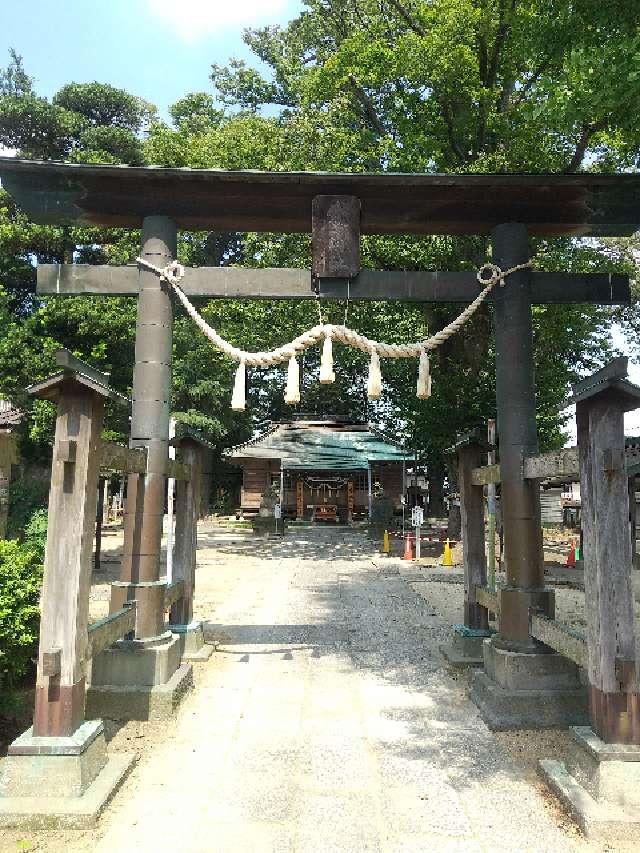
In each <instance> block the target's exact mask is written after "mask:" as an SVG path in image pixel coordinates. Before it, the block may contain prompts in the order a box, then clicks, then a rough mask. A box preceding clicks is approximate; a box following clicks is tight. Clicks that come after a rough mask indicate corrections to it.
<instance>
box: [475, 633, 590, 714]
mask: <svg viewBox="0 0 640 853" xmlns="http://www.w3.org/2000/svg"><path fill="white" fill-rule="evenodd" d="M483 656H484V670H483V671H479V672H474V674H473V685H472V691H471V698H472V700H473V701H474V702H475V704H476V705H477V706H478V708H479V710H480V714H481V715H482V718H483V720H484V721H485V723H486V724H487V725H488V726H489V728H491V729H494V730H498V731H499V730H501V729H544V728H556V727H564V726H569V725H583V724H585V723H587V722H588V719H589V714H588V699H587V691H586V688H585V687H584V686H583V685H582V684H581V682H580V673H579V670H578V667H577V666H576V665H575V664H574V663H572V662H571V661H570V660H568V659H567V658H565V657H563V656H562V655H558V654H555V653H549V654H527V653H524V652H512V651H507V650H504V649H500V648H497V647H496V646H495V645H494V644H493V642H492V641H491V640H485V641H484V644H483Z"/></svg>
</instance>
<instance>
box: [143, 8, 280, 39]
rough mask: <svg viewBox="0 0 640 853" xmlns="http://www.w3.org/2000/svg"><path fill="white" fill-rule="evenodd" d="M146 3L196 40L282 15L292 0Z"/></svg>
mask: <svg viewBox="0 0 640 853" xmlns="http://www.w3.org/2000/svg"><path fill="white" fill-rule="evenodd" d="M146 2H147V7H148V9H149V11H150V12H151V14H152V15H155V16H156V17H157V18H159V19H160V20H161V21H163V22H164V23H165V24H167V25H168V26H169V27H170V28H171V30H172V31H173V32H174V33H175V35H176V36H178V37H179V38H181V39H184V40H186V41H194V40H196V39H198V38H202V37H203V36H207V35H211V34H212V33H217V32H220V31H222V30H226V29H229V28H233V27H243V26H246V27H250V26H254V25H257V24H265V23H269V22H270V21H273V20H274V19H275V18H280V17H281V16H282V14H283V13H284V12H285V11H286V10H287V8H288V7H289V6H290V5H291V4H290V0H146Z"/></svg>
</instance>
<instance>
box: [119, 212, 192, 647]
mask: <svg viewBox="0 0 640 853" xmlns="http://www.w3.org/2000/svg"><path fill="white" fill-rule="evenodd" d="M175 255H176V226H175V223H174V222H172V221H171V220H170V219H168V218H167V217H166V216H148V217H146V218H145V220H144V222H143V225H142V246H141V256H142V257H144V258H145V259H147V260H149V261H150V262H151V263H153V264H155V265H156V266H158V267H161V268H162V267H165V266H166V265H167V264H168V263H170V262H171V261H172V260H173V259H174V258H175ZM139 275H140V293H139V296H138V313H137V318H136V351H135V366H134V370H133V406H132V411H131V441H130V445H131V447H145V448H146V449H147V473H146V474H145V475H144V476H141V475H139V474H132V475H130V476H129V478H128V481H127V503H126V509H125V515H124V548H123V556H122V571H121V580H120V583H118V584H114V586H113V588H112V599H111V610H112V611H115V610H119V609H120V608H121V607H122V603H123V601H124V600H127V599H128V598H135V599H136V601H137V606H138V619H137V624H136V637H137V638H138V639H145V638H151V637H158V636H159V635H160V634H161V633H162V631H163V627H164V587H165V583H164V581H161V580H160V543H161V540H162V523H163V519H164V505H165V495H166V486H167V462H168V459H169V410H170V406H171V348H172V337H173V309H172V305H171V295H170V289H169V287H168V285H167V284H166V282H162V281H161V280H160V277H159V276H158V275H157V274H156V273H154V272H152V271H150V270H147V269H144V268H142V269H140V273H139Z"/></svg>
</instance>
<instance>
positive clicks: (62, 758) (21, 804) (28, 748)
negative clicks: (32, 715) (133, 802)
mask: <svg viewBox="0 0 640 853" xmlns="http://www.w3.org/2000/svg"><path fill="white" fill-rule="evenodd" d="M134 762H135V755H134V754H132V753H118V754H116V755H113V756H111V757H109V756H108V755H107V745H106V742H105V738H104V727H103V725H102V721H101V720H90V721H88V722H85V723H83V724H82V725H81V726H79V727H78V729H77V730H76V731H75V732H74V734H72V735H70V736H68V737H35V736H34V735H33V729H28V731H26V732H24V734H22V735H20V737H18V738H16V740H14V741H13V743H12V744H11V745H10V746H9V750H8V754H7V757H6V758H5V759H4V760H3V761H2V764H1V765H0V826H1V827H17V828H25V829H54V828H64V829H86V828H87V827H91V826H94V825H95V823H96V821H97V819H98V817H99V815H100V813H101V812H102V810H103V809H104V807H105V806H106V805H107V803H108V802H109V800H110V799H111V797H112V796H113V795H114V793H115V792H116V791H117V789H118V787H119V786H120V784H121V783H122V781H123V780H124V778H125V777H126V775H127V773H128V772H129V770H130V769H131V767H132V766H133V764H134Z"/></svg>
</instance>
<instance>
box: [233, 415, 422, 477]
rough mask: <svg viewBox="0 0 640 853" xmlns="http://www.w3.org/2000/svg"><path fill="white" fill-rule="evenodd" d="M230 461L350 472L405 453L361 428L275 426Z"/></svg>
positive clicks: (316, 424) (237, 450) (396, 459)
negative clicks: (260, 461) (275, 462)
mask: <svg viewBox="0 0 640 853" xmlns="http://www.w3.org/2000/svg"><path fill="white" fill-rule="evenodd" d="M224 455H225V456H226V458H227V459H229V460H230V461H237V462H242V461H245V460H249V459H279V460H280V464H281V466H282V468H284V469H286V470H292V469H297V470H302V469H314V470H318V471H320V470H322V471H336V470H339V471H352V470H356V469H365V470H366V469H367V467H368V466H369V463H370V462H402V460H403V459H405V458H406V456H407V452H406V451H405V450H403V448H402V447H401V446H400V445H398V444H395V443H392V442H390V441H388V440H386V439H384V438H383V437H382V436H380V435H379V434H378V433H376V432H375V431H374V430H372V429H371V428H370V427H368V426H366V425H363V424H359V425H357V424H333V423H322V422H294V423H287V424H278V425H277V426H274V427H273V428H272V429H271V430H269V431H268V432H267V433H265V434H263V435H261V436H258V437H256V438H254V439H252V440H251V441H248V442H246V444H241V445H238V446H237V447H231V448H229V450H227V451H226V452H225V454H224Z"/></svg>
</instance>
